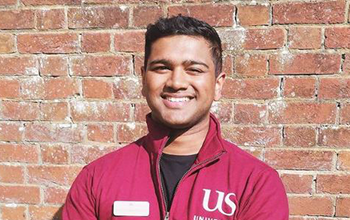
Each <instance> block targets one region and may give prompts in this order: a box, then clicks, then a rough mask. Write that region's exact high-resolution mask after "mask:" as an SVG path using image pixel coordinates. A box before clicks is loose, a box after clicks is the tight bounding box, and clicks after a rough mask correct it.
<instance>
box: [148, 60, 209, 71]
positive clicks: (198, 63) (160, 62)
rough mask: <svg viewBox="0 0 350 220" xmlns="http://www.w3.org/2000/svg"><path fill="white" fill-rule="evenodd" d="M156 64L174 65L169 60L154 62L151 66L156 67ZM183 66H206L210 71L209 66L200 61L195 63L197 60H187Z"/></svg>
mask: <svg viewBox="0 0 350 220" xmlns="http://www.w3.org/2000/svg"><path fill="white" fill-rule="evenodd" d="M155 64H164V65H172V64H171V61H170V60H167V59H157V60H152V61H151V62H150V63H149V65H150V66H151V65H155ZM182 64H185V65H202V66H205V67H206V68H208V69H209V66H208V65H207V64H205V63H203V62H200V61H195V60H185V61H183V62H182Z"/></svg>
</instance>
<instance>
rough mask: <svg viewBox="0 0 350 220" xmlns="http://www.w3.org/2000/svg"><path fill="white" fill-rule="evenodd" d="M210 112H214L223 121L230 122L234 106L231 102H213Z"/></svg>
mask: <svg viewBox="0 0 350 220" xmlns="http://www.w3.org/2000/svg"><path fill="white" fill-rule="evenodd" d="M210 112H211V113H213V114H214V115H215V116H216V118H217V119H219V121H220V122H221V123H225V122H229V121H231V119H232V114H233V106H232V103H230V102H213V104H212V105H211V108H210Z"/></svg>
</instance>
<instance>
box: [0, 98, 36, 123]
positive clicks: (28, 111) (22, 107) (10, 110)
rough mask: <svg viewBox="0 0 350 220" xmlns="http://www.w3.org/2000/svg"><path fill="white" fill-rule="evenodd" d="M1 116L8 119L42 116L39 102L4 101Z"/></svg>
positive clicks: (27, 118)
mask: <svg viewBox="0 0 350 220" xmlns="http://www.w3.org/2000/svg"><path fill="white" fill-rule="evenodd" d="M0 106H1V111H0V117H1V118H2V119H7V120H26V121H27V120H29V121H30V120H37V119H39V118H40V107H39V103H35V102H13V101H3V102H2V103H1V105H0Z"/></svg>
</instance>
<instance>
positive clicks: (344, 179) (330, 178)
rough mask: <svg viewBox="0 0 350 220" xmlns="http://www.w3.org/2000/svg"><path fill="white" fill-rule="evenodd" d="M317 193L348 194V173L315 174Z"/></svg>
mask: <svg viewBox="0 0 350 220" xmlns="http://www.w3.org/2000/svg"><path fill="white" fill-rule="evenodd" d="M316 191H317V193H331V194H341V193H344V194H349V193H350V175H336V174H331V175H323V174H322V175H321V174H319V175H317V181H316Z"/></svg>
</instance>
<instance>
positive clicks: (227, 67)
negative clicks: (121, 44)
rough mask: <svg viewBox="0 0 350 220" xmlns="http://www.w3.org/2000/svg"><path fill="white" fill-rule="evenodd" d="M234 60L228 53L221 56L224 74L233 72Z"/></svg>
mask: <svg viewBox="0 0 350 220" xmlns="http://www.w3.org/2000/svg"><path fill="white" fill-rule="evenodd" d="M234 60H235V58H234V57H233V56H232V55H230V54H228V55H226V56H223V58H222V72H224V73H225V74H226V76H231V75H232V74H233V63H234ZM135 62H136V61H135ZM135 66H136V65H135ZM135 71H136V70H135Z"/></svg>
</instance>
